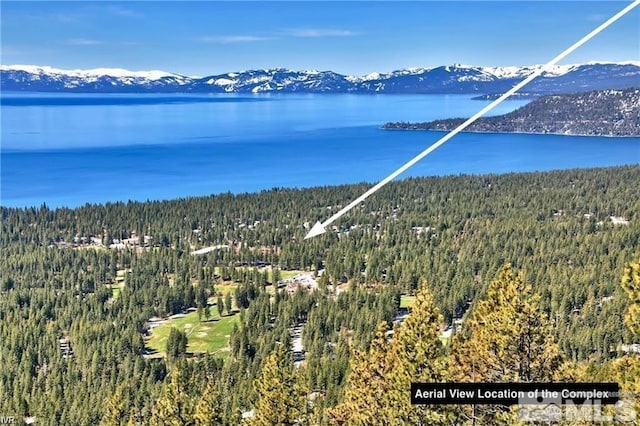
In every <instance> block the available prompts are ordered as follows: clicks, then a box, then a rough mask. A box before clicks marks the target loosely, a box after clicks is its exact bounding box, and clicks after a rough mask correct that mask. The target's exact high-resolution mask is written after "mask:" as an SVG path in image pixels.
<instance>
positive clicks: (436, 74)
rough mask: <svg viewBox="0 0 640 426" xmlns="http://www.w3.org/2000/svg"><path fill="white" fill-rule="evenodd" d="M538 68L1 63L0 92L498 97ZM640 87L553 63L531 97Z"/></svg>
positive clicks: (592, 68) (634, 72)
mask: <svg viewBox="0 0 640 426" xmlns="http://www.w3.org/2000/svg"><path fill="white" fill-rule="evenodd" d="M541 67H542V65H533V66H522V67H515V66H514V67H480V66H473V65H462V64H453V65H445V66H440V67H435V68H417V67H416V68H406V69H401V70H395V71H392V72H387V73H380V72H372V73H369V74H367V75H364V76H347V75H342V74H338V73H335V72H332V71H317V70H308V71H295V70H291V69H287V68H275V69H263V70H247V71H242V72H231V73H226V74H220V75H210V76H205V77H188V76H184V75H180V74H175V73H170V72H165V71H129V70H124V69H119V68H96V69H90V70H62V69H57V68H52V67H48V66H34V65H0V84H1V85H2V90H3V91H12V90H13V91H36V92H73V91H75V92H91V93H110V92H130V93H136V92H140V93H171V92H173V93H175V92H193V93H225V92H226V93H261V92H275V91H277V92H285V93H292V92H301V93H371V92H377V93H476V94H477V93H485V94H491V93H501V92H504V91H505V90H508V89H509V88H510V87H512V86H513V84H515V83H516V82H517V81H519V80H521V79H523V78H525V77H526V76H528V75H530V74H531V73H533V72H535V71H536V70H539V69H540V68H541ZM631 86H640V62H638V61H635V62H634V61H628V62H621V63H606V62H590V63H587V64H574V65H556V66H553V67H551V68H550V69H548V70H546V71H545V72H544V73H542V75H541V76H540V77H539V78H538V79H536V80H534V82H532V83H531V86H530V89H529V90H528V91H529V92H531V93H534V92H535V93H562V92H576V91H584V90H592V89H608V88H610V89H615V88H625V87H631Z"/></svg>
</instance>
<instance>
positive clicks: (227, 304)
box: [224, 292, 231, 315]
mask: <svg viewBox="0 0 640 426" xmlns="http://www.w3.org/2000/svg"><path fill="white" fill-rule="evenodd" d="M224 307H225V308H226V309H227V315H231V292H228V293H227V295H226V296H225V297H224Z"/></svg>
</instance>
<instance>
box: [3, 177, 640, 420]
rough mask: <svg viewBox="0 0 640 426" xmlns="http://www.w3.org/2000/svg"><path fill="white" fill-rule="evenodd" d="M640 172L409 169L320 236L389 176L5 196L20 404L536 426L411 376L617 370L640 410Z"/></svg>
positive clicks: (105, 415) (14, 386)
mask: <svg viewBox="0 0 640 426" xmlns="http://www.w3.org/2000/svg"><path fill="white" fill-rule="evenodd" d="M637 182H640V165H633V166H624V167H614V168H602V169H580V170H566V171H555V172H545V173H518V174H514V173H512V174H504V175H493V174H490V175H482V176H469V175H461V176H450V177H428V178H413V179H407V180H403V181H397V182H391V183H389V184H388V185H387V186H385V187H384V188H382V189H380V191H379V192H377V193H376V194H375V196H373V197H371V198H369V199H368V200H367V201H366V202H365V203H362V204H360V205H358V206H357V207H355V208H354V209H353V210H352V211H350V213H349V214H348V215H345V216H344V217H342V218H341V219H340V220H339V221H336V222H335V223H334V224H333V225H332V226H331V227H330V229H328V230H327V233H326V234H324V235H322V236H318V237H316V238H313V239H310V240H304V236H305V234H306V233H307V232H308V230H309V227H310V226H312V224H313V223H315V222H316V221H317V220H322V219H324V218H326V217H327V216H328V215H330V214H332V213H335V212H337V211H339V210H340V209H341V208H342V207H343V206H344V205H345V203H347V202H349V201H350V200H352V199H354V198H356V197H357V196H358V195H360V194H362V193H363V192H364V191H365V190H366V189H367V188H368V185H366V184H357V185H342V186H331V187H317V188H310V189H273V190H270V191H263V192H260V193H256V194H238V195H233V194H220V195H215V196H208V197H193V198H185V199H177V200H172V201H162V202H159V201H147V202H127V203H121V202H117V203H107V204H103V205H90V204H87V205H85V206H83V207H79V208H75V209H68V208H57V209H52V208H49V207H48V206H46V205H41V206H37V207H32V208H21V209H19V208H6V207H2V208H0V214H1V216H0V217H1V226H2V232H1V234H0V245H1V247H2V250H0V342H2V344H1V345H0V414H1V415H2V416H5V417H4V418H5V419H6V418H11V419H15V423H19V422H21V420H22V419H24V420H25V422H28V423H33V422H36V424H38V425H51V426H54V425H55V426H57V425H61V424H64V425H78V426H80V425H82V426H84V425H98V424H102V425H125V424H135V425H158V426H159V425H173V424H175V425H197V426H202V425H238V424H242V425H275V424H289V425H293V424H301V425H348V424H429V425H451V424H496V425H500V424H520V421H519V419H518V418H517V412H516V411H514V410H513V409H512V407H508V406H500V405H483V406H476V407H471V406H470V405H466V406H465V405H460V406H446V407H444V406H439V407H438V406H420V405H411V404H410V398H409V396H410V395H409V392H408V389H409V388H410V382H456V381H460V382H512V381H516V382H550V381H554V382H618V383H619V384H620V388H621V391H623V392H624V393H625V394H628V395H635V397H634V396H632V397H630V400H629V401H628V402H627V403H628V404H631V408H633V409H634V410H635V411H634V413H635V412H640V396H639V395H640V392H638V391H639V390H640V382H639V380H640V357H639V356H638V353H637V351H638V350H640V349H639V348H640V346H639V345H638V344H640V303H639V302H638V299H637V294H638V292H639V291H640V263H639V262H638V261H639V259H638V256H639V255H640V253H639V251H638V247H639V246H640V240H639V238H640V186H639V185H637ZM633 392H635V394H634V393H633ZM634 398H635V399H634ZM634 407H635V408H634ZM631 408H629V409H631ZM617 414H618V415H619V414H620V413H619V412H617ZM631 419H632V420H633V418H631ZM587 423H589V422H587Z"/></svg>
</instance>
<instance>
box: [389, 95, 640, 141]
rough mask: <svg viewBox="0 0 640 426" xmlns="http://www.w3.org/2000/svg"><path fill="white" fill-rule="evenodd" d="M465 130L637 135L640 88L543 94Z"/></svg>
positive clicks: (436, 126)
mask: <svg viewBox="0 0 640 426" xmlns="http://www.w3.org/2000/svg"><path fill="white" fill-rule="evenodd" d="M464 120H465V119H464V118H451V119H446V120H435V121H429V122H424V123H408V122H397V123H386V124H385V125H384V126H382V127H383V128H384V129H390V130H442V131H448V130H452V129H454V128H455V127H456V126H458V125H460V124H461V123H462V122H463V121H464ZM465 131H469V132H490V133H557V134H566V135H589V136H640V89H637V88H630V89H624V90H603V91H593V92H586V93H575V94H567V95H546V96H542V97H540V98H538V99H536V100H534V101H531V102H530V103H528V104H527V105H525V106H523V107H521V108H518V109H517V110H515V111H512V112H510V113H508V114H504V115H498V116H494V117H483V118H480V119H479V120H477V121H476V122H475V123H473V124H472V125H470V126H469V127H467V128H466V130H465Z"/></svg>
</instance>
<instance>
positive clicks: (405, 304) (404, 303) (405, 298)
mask: <svg viewBox="0 0 640 426" xmlns="http://www.w3.org/2000/svg"><path fill="white" fill-rule="evenodd" d="M415 300H416V297H415V296H409V295H408V294H403V295H402V296H400V307H401V308H410V307H412V306H413V303H414V302H415Z"/></svg>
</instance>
